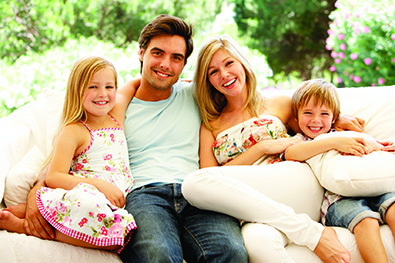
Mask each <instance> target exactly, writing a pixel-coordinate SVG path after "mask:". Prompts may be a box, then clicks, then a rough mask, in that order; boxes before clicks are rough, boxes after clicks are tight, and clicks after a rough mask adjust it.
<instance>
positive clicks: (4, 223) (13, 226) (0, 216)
mask: <svg viewBox="0 0 395 263" xmlns="http://www.w3.org/2000/svg"><path fill="white" fill-rule="evenodd" d="M23 221H24V219H21V218H18V217H17V216H15V215H13V214H12V213H11V212H9V211H4V210H2V211H0V229H3V230H7V231H10V232H15V233H20V234H25V229H24V228H23Z"/></svg>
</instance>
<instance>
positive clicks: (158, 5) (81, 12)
mask: <svg viewBox="0 0 395 263" xmlns="http://www.w3.org/2000/svg"><path fill="white" fill-rule="evenodd" d="M220 10H221V1H219V0H215V1H213V0H201V1H194V0H182V1H181V0H176V1H167V0H148V1H147V0H133V1H129V0H98V1H92V0H69V1H65V0H51V1H47V0H8V1H1V3H0V25H1V26H0V59H3V60H6V61H7V62H15V61H16V59H17V58H19V57H20V56H22V55H24V54H26V53H27V52H29V51H34V52H37V53H39V52H43V51H45V50H48V49H50V48H51V47H53V46H61V45H63V44H64V43H65V42H66V41H67V39H69V38H78V37H81V36H82V37H91V36H95V37H97V38H98V39H100V40H104V41H111V42H112V43H114V45H115V46H116V47H126V46H128V45H129V44H130V43H131V42H132V41H136V40H137V39H138V36H139V34H140V31H141V29H142V28H143V26H144V25H145V24H147V23H148V22H149V21H151V20H152V19H153V18H154V17H155V16H157V15H158V14H161V13H166V14H171V15H176V16H179V17H183V18H185V19H186V20H187V21H188V22H192V23H193V24H195V25H196V26H200V27H202V28H206V27H207V26H209V25H210V23H209V22H210V21H213V20H214V18H215V15H216V14H218V13H219V12H220Z"/></svg>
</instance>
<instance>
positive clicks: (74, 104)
mask: <svg viewBox="0 0 395 263" xmlns="http://www.w3.org/2000/svg"><path fill="white" fill-rule="evenodd" d="M103 69H110V70H112V71H113V73H114V79H115V88H117V85H118V83H117V72H116V70H115V67H114V65H113V64H112V63H111V62H110V61H108V60H107V59H105V58H102V57H97V56H90V57H85V58H81V59H79V60H77V61H76V62H75V63H74V65H73V67H72V68H71V72H70V75H69V79H68V81H67V88H66V95H65V100H64V106H63V115H62V125H61V128H63V127H64V126H66V125H67V124H70V123H74V122H79V121H81V120H82V121H87V118H88V116H87V114H86V111H85V109H84V107H83V102H84V98H85V91H86V90H87V89H88V86H89V83H90V82H91V80H92V77H93V75H94V74H96V73H97V72H99V71H101V70H103Z"/></svg>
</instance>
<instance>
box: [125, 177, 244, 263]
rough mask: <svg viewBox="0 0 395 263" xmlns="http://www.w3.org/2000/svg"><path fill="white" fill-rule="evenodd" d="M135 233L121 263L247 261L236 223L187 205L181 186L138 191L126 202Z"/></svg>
mask: <svg viewBox="0 0 395 263" xmlns="http://www.w3.org/2000/svg"><path fill="white" fill-rule="evenodd" d="M125 208H126V209H127V210H128V211H129V212H130V213H131V214H132V215H133V216H134V218H135V220H136V223H137V229H136V230H135V231H134V232H133V234H132V237H131V240H130V242H129V243H128V244H127V245H126V247H125V248H124V249H123V251H122V253H121V259H122V261H123V262H129V263H137V262H142V263H146V262H155V263H156V262H179V263H181V262H182V261H183V259H185V260H186V261H187V262H188V263H192V262H227V263H228V262H229V263H230V262H237V263H242V262H247V253H246V251H245V248H244V245H243V238H242V235H241V232H240V224H239V221H238V220H237V219H235V218H232V217H230V216H227V215H224V214H220V213H216V212H211V211H206V210H200V209H198V208H196V207H193V206H191V205H190V204H189V203H188V202H187V201H186V200H185V199H184V197H183V196H182V194H181V184H168V185H160V186H152V185H151V186H143V187H141V188H138V189H135V190H134V191H132V192H131V193H129V194H128V195H127V197H126V207H125Z"/></svg>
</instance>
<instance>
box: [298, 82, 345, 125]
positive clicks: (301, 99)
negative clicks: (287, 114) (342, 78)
mask: <svg viewBox="0 0 395 263" xmlns="http://www.w3.org/2000/svg"><path fill="white" fill-rule="evenodd" d="M310 99H314V104H315V105H317V104H318V103H320V104H321V105H323V104H324V105H326V106H327V107H328V108H329V109H330V110H331V111H332V113H333V121H336V120H337V118H338V117H339V115H340V100H339V95H338V94H337V91H336V87H335V85H333V84H332V83H329V82H327V81H326V80H324V79H311V80H307V81H304V82H302V83H301V84H300V85H299V87H298V88H297V89H296V90H295V92H294V94H293V96H292V100H291V108H292V114H293V116H295V117H296V118H298V112H299V109H301V108H302V107H304V106H306V105H307V103H309V101H310Z"/></svg>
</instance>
